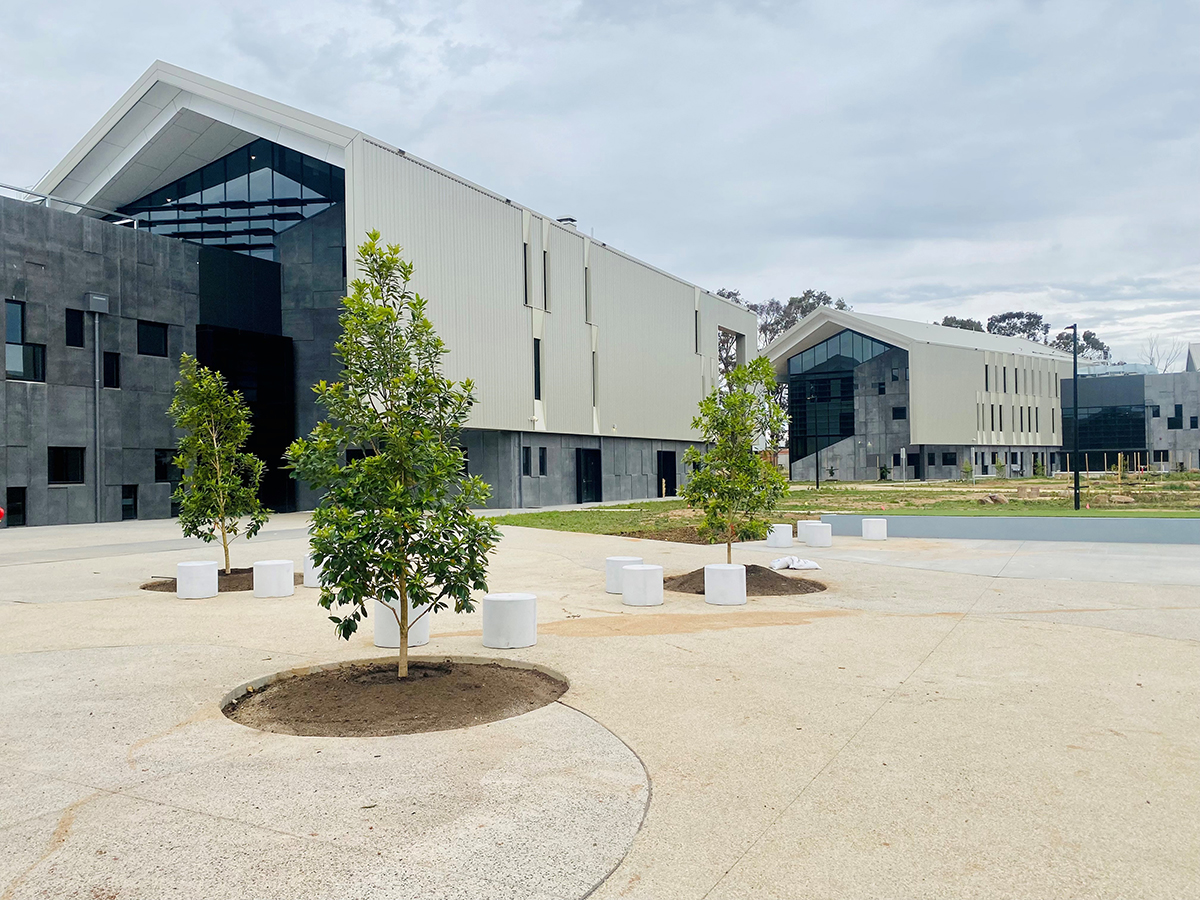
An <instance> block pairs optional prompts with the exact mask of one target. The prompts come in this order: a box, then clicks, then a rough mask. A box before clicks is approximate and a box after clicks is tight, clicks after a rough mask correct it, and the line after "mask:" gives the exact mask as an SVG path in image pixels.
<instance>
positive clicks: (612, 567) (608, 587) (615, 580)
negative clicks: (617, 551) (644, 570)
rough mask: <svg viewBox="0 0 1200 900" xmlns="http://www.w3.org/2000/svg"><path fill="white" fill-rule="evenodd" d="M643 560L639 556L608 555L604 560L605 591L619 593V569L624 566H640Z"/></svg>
mask: <svg viewBox="0 0 1200 900" xmlns="http://www.w3.org/2000/svg"><path fill="white" fill-rule="evenodd" d="M644 561H645V560H643V559H642V558H641V557H640V556H610V557H609V558H608V559H606V560H604V591H605V593H607V594H619V593H621V570H622V569H624V568H625V567H626V566H640V565H641V564H642V563H643V562H644Z"/></svg>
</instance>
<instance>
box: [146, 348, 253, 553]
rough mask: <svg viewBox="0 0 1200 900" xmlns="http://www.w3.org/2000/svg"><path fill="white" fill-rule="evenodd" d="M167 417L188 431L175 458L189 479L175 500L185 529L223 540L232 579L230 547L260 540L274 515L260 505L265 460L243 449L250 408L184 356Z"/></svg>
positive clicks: (236, 393)
mask: <svg viewBox="0 0 1200 900" xmlns="http://www.w3.org/2000/svg"><path fill="white" fill-rule="evenodd" d="M167 415H169V416H170V417H171V420H172V421H173V422H174V423H175V427H176V428H178V429H180V430H181V431H182V432H183V437H182V438H181V439H180V441H179V451H178V455H177V456H176V457H175V465H176V466H178V467H179V469H180V471H181V472H182V473H183V477H182V479H181V481H180V483H179V487H178V488H176V490H175V494H174V496H173V497H172V499H173V500H175V501H176V502H177V503H178V504H179V525H180V527H181V528H182V529H183V533H184V534H185V535H187V536H188V537H197V538H200V540H202V541H204V542H205V543H208V542H210V541H214V540H217V539H218V538H219V539H220V541H221V546H222V548H224V550H225V573H226V574H229V572H230V571H231V570H230V566H229V542H230V541H231V540H232V539H233V538H235V537H236V536H237V535H238V534H242V533H244V534H245V535H246V537H254V535H256V534H258V531H259V529H260V528H262V527H263V525H264V524H266V521H267V519H268V518H269V517H270V515H271V510H269V509H267V508H266V507H265V506H263V505H262V503H260V502H259V500H258V485H259V482H261V481H262V475H263V468H264V466H263V461H262V460H261V459H259V458H258V457H257V456H255V455H254V454H253V453H247V452H246V451H245V450H243V449H242V448H243V447H244V446H245V444H246V441H247V440H248V439H249V438H250V432H251V431H252V426H251V425H250V408H249V407H248V406H247V405H246V401H245V399H244V398H243V397H242V395H241V393H240V392H239V391H230V390H229V387H228V385H226V383H225V379H224V378H223V377H222V376H221V373H220V372H214V371H213V370H212V369H209V368H207V367H206V366H202V365H200V364H198V363H197V362H196V360H195V358H194V357H191V356H189V355H188V354H186V353H184V354H183V355H182V356H181V357H180V358H179V380H178V381H177V382H175V396H174V397H173V398H172V399H171V406H170V407H169V408H168V410H167ZM244 518H248V519H249V521H247V522H245V523H243V522H242V519H244Z"/></svg>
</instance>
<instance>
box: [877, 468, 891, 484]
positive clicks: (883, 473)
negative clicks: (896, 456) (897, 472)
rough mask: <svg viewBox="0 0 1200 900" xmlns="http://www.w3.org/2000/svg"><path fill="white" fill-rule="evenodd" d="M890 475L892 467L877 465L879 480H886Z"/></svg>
mask: <svg viewBox="0 0 1200 900" xmlns="http://www.w3.org/2000/svg"><path fill="white" fill-rule="evenodd" d="M891 477H892V467H891V466H880V467H879V480H880V481H887V480H888V479H889V478H891Z"/></svg>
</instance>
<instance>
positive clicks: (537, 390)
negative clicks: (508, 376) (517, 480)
mask: <svg viewBox="0 0 1200 900" xmlns="http://www.w3.org/2000/svg"><path fill="white" fill-rule="evenodd" d="M533 399H534V400H541V399H542V341H541V339H540V338H534V339H533ZM526 474H528V473H526Z"/></svg>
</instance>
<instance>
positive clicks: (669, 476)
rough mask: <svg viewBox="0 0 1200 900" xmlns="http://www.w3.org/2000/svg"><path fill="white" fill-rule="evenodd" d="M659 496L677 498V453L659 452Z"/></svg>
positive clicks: (669, 451) (670, 451)
mask: <svg viewBox="0 0 1200 900" xmlns="http://www.w3.org/2000/svg"><path fill="white" fill-rule="evenodd" d="M658 496H660V497H674V496H675V451H674V450H659V451H658Z"/></svg>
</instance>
